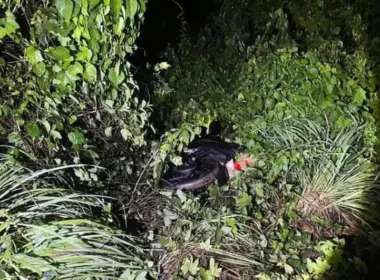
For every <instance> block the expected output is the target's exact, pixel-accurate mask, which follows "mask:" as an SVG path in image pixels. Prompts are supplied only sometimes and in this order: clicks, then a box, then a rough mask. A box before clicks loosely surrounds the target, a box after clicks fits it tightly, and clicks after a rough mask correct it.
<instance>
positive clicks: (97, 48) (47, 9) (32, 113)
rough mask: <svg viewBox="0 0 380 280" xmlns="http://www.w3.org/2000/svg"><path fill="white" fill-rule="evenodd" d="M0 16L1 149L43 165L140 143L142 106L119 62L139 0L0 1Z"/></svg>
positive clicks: (133, 31)
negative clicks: (3, 145)
mask: <svg viewBox="0 0 380 280" xmlns="http://www.w3.org/2000/svg"><path fill="white" fill-rule="evenodd" d="M0 11H1V12H0V13H3V12H5V13H6V17H5V18H4V21H5V27H1V28H2V29H1V30H2V32H1V33H0V44H1V45H2V49H4V51H3V52H2V53H1V56H4V58H2V60H1V64H0V67H1V71H0V84H1V91H2V96H1V99H0V102H1V104H0V115H1V117H2V118H1V131H2V135H3V142H4V141H6V139H7V142H8V143H10V144H13V145H15V146H16V147H18V148H21V149H23V150H25V151H26V152H28V153H30V154H31V155H33V156H34V157H35V158H36V159H38V160H40V161H45V162H48V163H51V162H52V160H53V159H56V160H57V159H58V158H60V159H61V160H62V161H69V162H70V161H73V159H74V157H79V158H80V160H81V161H82V162H88V161H89V160H96V159H98V158H99V157H100V158H104V157H105V156H109V155H110V153H111V154H114V153H115V150H116V151H117V152H119V151H120V149H121V147H123V146H124V145H126V144H127V145H129V146H131V145H132V146H141V145H143V144H144V143H145V140H144V133H145V132H144V129H143V128H144V125H145V124H146V122H147V119H148V116H149V111H150V107H149V104H147V102H146V101H144V100H141V99H139V98H138V96H137V94H136V93H138V86H137V84H136V82H135V81H134V79H133V76H132V73H131V71H130V64H129V63H128V62H127V58H128V56H129V55H130V54H131V53H133V51H134V49H135V45H134V42H135V39H136V37H137V36H138V28H139V25H140V22H141V20H142V16H143V13H144V11H145V2H144V1H143V0H128V1H111V2H110V1H104V2H103V1H97V0H95V1H89V2H87V1H72V0H56V1H43V2H30V1H21V2H17V1H16V2H14V1H8V2H2V3H1V4H0ZM20 22H21V23H23V22H28V23H29V24H28V25H27V26H20V25H21V23H20ZM12 46H15V47H16V48H15V50H16V51H13V52H10V50H9V49H10V48H11V47H12ZM17 50H18V52H17ZM115 146H116V147H115ZM110 151H111V152H110ZM11 152H12V153H13V155H14V156H15V157H16V156H17V155H18V150H17V149H13V150H12V151H11ZM76 161H77V160H76Z"/></svg>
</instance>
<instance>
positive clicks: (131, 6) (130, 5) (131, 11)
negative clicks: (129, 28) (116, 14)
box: [126, 0, 138, 23]
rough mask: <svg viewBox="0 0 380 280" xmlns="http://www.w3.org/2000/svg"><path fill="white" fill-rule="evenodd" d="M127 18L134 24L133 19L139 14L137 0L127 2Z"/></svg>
mask: <svg viewBox="0 0 380 280" xmlns="http://www.w3.org/2000/svg"><path fill="white" fill-rule="evenodd" d="M126 2H127V16H128V17H129V18H130V19H131V23H133V19H134V17H135V15H136V12H137V8H138V5H137V0H127V1H126Z"/></svg>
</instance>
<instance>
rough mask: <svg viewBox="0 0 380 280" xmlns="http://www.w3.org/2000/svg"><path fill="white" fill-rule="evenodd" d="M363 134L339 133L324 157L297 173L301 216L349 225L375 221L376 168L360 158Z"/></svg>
mask: <svg viewBox="0 0 380 280" xmlns="http://www.w3.org/2000/svg"><path fill="white" fill-rule="evenodd" d="M362 132H363V131H362V130H361V129H360V128H358V127H351V128H349V129H345V130H343V131H341V132H340V133H339V134H338V135H337V136H335V137H334V138H333V139H332V141H331V143H332V145H330V146H328V150H327V153H326V154H325V155H323V156H320V157H319V158H317V159H314V160H311V161H309V162H308V163H307V164H306V166H305V168H304V170H303V171H301V172H300V173H299V181H300V186H301V187H302V196H301V199H300V201H299V203H298V208H299V210H301V212H302V213H303V214H307V215H309V214H317V213H321V214H323V215H324V216H325V217H326V218H328V219H333V220H336V219H339V220H342V221H344V222H345V223H347V224H350V225H354V224H355V225H357V224H356V223H357V222H360V223H364V224H370V223H372V222H374V221H375V210H376V206H377V201H376V200H375V197H376V193H377V192H378V190H379V183H378V181H377V170H376V169H377V168H376V165H375V164H374V163H372V162H371V161H370V159H367V158H364V157H363V152H362V149H361V148H360V139H361V135H362Z"/></svg>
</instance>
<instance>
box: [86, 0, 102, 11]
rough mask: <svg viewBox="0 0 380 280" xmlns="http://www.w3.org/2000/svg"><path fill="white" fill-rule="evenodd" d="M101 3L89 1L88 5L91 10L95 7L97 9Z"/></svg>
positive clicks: (93, 0)
mask: <svg viewBox="0 0 380 280" xmlns="http://www.w3.org/2000/svg"><path fill="white" fill-rule="evenodd" d="M99 2H100V0H89V1H88V5H89V8H90V10H91V9H92V8H94V7H96V5H98V4H99Z"/></svg>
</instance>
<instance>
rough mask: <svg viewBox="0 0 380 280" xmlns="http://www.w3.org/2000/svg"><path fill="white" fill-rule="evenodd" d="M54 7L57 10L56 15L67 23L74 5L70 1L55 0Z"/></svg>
mask: <svg viewBox="0 0 380 280" xmlns="http://www.w3.org/2000/svg"><path fill="white" fill-rule="evenodd" d="M55 7H56V8H57V11H58V14H59V15H60V17H61V18H63V19H64V21H66V22H68V21H69V20H70V18H71V14H72V13H73V8H74V4H73V2H72V1H71V0H55Z"/></svg>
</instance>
